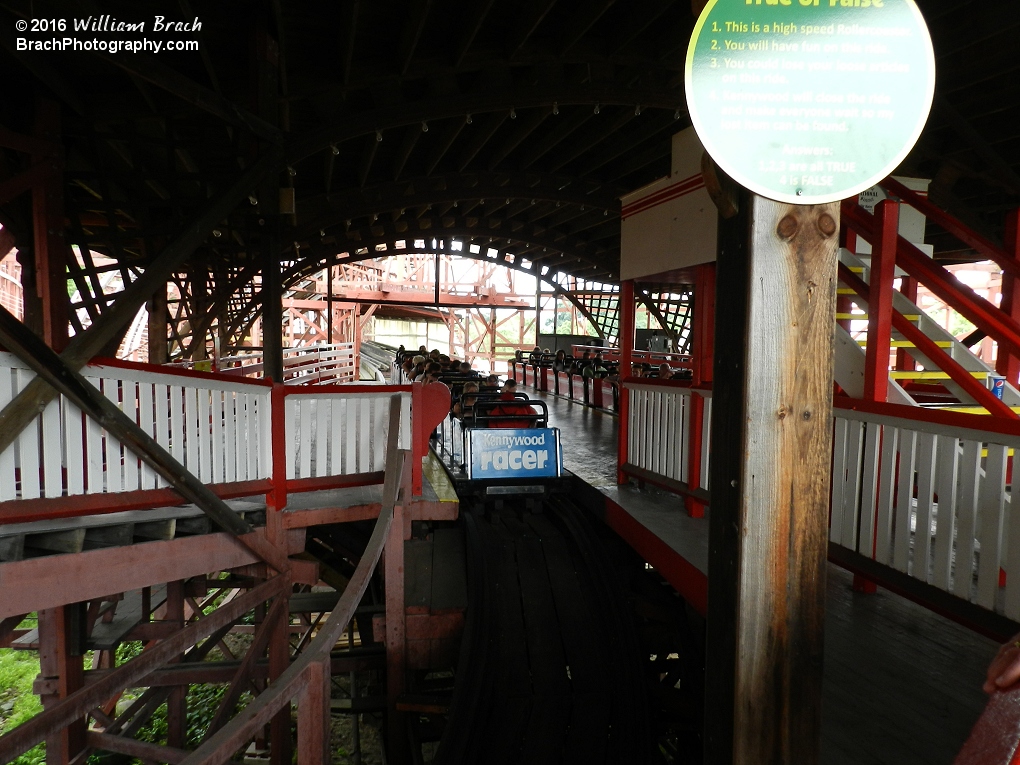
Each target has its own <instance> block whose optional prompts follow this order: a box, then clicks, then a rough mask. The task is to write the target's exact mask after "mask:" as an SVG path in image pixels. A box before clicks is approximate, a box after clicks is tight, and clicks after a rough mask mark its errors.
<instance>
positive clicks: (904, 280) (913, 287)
mask: <svg viewBox="0 0 1020 765" xmlns="http://www.w3.org/2000/svg"><path fill="white" fill-rule="evenodd" d="M900 294H901V295H903V297H905V298H907V300H909V301H910V302H911V303H917V279H915V278H914V277H913V276H906V275H904V276H902V277H900ZM896 368H897V369H899V370H901V371H904V372H909V371H911V370H913V369H916V368H917V362H916V361H915V360H914V357H913V356H911V355H910V352H909V351H907V350H906V349H905V348H898V349H897V350H896Z"/></svg>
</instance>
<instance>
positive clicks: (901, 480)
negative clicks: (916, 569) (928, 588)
mask: <svg viewBox="0 0 1020 765" xmlns="http://www.w3.org/2000/svg"><path fill="white" fill-rule="evenodd" d="M899 456H900V470H899V476H898V478H897V482H896V483H897V490H896V520H895V523H894V526H893V528H895V530H896V536H895V538H894V539H893V545H894V547H893V566H894V567H895V568H896V569H898V570H899V571H902V572H903V573H904V574H905V573H907V569H908V568H909V567H910V519H911V516H912V515H913V507H912V505H913V501H912V500H913V497H914V468H915V467H916V463H917V433H915V432H914V431H913V430H900V437H899Z"/></svg>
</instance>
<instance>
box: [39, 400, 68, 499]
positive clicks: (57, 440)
mask: <svg viewBox="0 0 1020 765" xmlns="http://www.w3.org/2000/svg"><path fill="white" fill-rule="evenodd" d="M41 435H42V462H43V464H42V469H43V487H42V490H43V496H44V497H59V496H61V495H63V493H64V477H63V469H62V468H63V451H64V450H63V443H62V442H63V440H64V439H63V429H62V428H61V427H60V396H57V397H56V398H54V399H53V400H52V401H50V402H49V403H48V404H47V405H46V408H45V409H43V413H42V434H41Z"/></svg>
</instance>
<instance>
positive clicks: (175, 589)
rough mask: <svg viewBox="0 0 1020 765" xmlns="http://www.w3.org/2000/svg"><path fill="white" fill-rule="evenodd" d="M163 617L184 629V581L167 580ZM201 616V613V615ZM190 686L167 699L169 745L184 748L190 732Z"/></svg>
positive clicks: (182, 688) (179, 688) (172, 692)
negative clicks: (188, 696)
mask: <svg viewBox="0 0 1020 765" xmlns="http://www.w3.org/2000/svg"><path fill="white" fill-rule="evenodd" d="M163 618H164V619H165V620H166V621H169V622H173V623H174V626H176V627H177V629H179V630H182V629H184V582H183V580H177V581H174V582H167V585H166V610H165V614H164V616H163ZM199 618H201V615H199ZM187 693H188V688H187V686H176V687H175V688H174V689H173V690H172V691H170V697H169V698H168V699H167V701H166V725H167V733H166V741H167V746H172V747H175V748H177V749H183V748H184V745H185V742H186V740H187V732H188V706H187V704H188V698H187Z"/></svg>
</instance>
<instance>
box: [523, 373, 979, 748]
mask: <svg viewBox="0 0 1020 765" xmlns="http://www.w3.org/2000/svg"><path fill="white" fill-rule="evenodd" d="M528 395H530V396H533V397H541V398H543V399H544V400H545V401H546V402H547V404H548V406H549V413H550V420H551V424H552V425H553V426H554V427H558V428H560V430H561V442H562V444H563V455H564V466H565V467H566V468H567V469H568V470H570V471H571V472H572V473H574V474H575V475H577V476H578V477H580V478H582V479H583V480H584V481H585V482H586V483H588V484H589V485H591V486H593V487H595V488H596V489H597V490H598V491H599V492H600V493H601V494H603V495H604V496H605V497H606V498H607V499H610V500H612V501H613V502H615V503H616V504H617V505H619V506H620V507H622V508H623V509H624V510H625V511H626V512H627V513H628V514H629V515H631V516H632V517H633V519H634V520H635V521H636V522H637V523H638V524H640V525H641V526H642V527H643V528H644V529H645V530H646V531H647V532H648V534H649V535H650V536H655V537H657V538H658V539H659V540H661V542H662V549H664V550H668V551H672V553H673V554H675V555H676V556H679V557H682V558H683V559H684V561H686V563H687V564H689V565H690V570H691V571H692V572H694V575H695V576H697V575H698V572H702V573H703V572H704V571H705V570H706V569H707V562H708V522H707V519H692V518H689V517H688V516H687V514H686V512H685V511H684V509H683V503H682V501H681V500H680V498H679V497H677V496H676V495H673V494H669V493H668V492H664V491H660V490H658V489H655V488H651V487H649V488H645V489H640V490H639V489H637V488H636V487H622V488H621V487H617V486H615V482H616V444H617V441H616V434H617V418H616V417H615V416H614V415H612V414H609V413H607V412H601V411H597V410H593V409H590V408H587V407H584V406H581V405H579V404H573V403H571V402H570V401H568V400H566V399H561V398H557V397H555V396H552V395H546V394H540V393H534V392H533V391H532V390H530V389H528ZM709 512H711V510H709ZM639 552H640V551H639ZM852 580H853V577H852V575H851V574H850V573H849V572H847V571H845V570H843V569H841V568H839V567H837V566H834V565H829V567H828V583H827V591H828V599H827V602H826V648H825V681H824V682H825V685H824V693H823V701H822V704H823V707H822V763H823V764H824V765H942V764H945V765H950V763H952V761H953V759H954V757H955V756H956V753H957V752H958V751H959V750H960V748H961V747H962V745H963V742H964V741H965V740H966V738H967V735H968V734H969V732H970V729H971V727H972V726H973V724H974V722H975V721H976V720H977V718H978V716H979V715H980V714H981V711H982V710H983V709H984V706H985V703H986V700H987V698H986V697H985V695H984V693H982V691H981V683H982V682H983V679H984V673H985V668H986V667H987V666H988V662H989V661H990V660H991V657H992V655H993V654H994V653H995V650H996V648H997V645H996V644H995V643H994V642H992V641H991V640H988V639H987V638H984V637H981V636H980V635H977V634H976V633H974V632H971V631H970V630H968V629H966V628H964V627H961V626H959V625H958V624H956V623H954V622H951V621H949V620H947V619H944V618H943V617H940V616H938V615H936V614H934V613H932V612H931V611H928V610H927V609H925V608H923V607H921V606H919V605H916V604H914V603H912V602H910V601H907V600H905V599H903V598H901V597H898V596H896V595H893V594H892V593H889V592H888V591H886V590H882V589H880V590H879V591H878V593H877V594H875V595H864V594H861V593H855V592H853V590H852V587H851V583H852Z"/></svg>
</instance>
